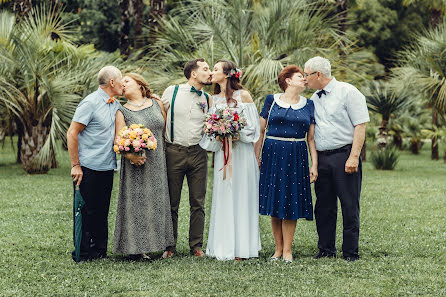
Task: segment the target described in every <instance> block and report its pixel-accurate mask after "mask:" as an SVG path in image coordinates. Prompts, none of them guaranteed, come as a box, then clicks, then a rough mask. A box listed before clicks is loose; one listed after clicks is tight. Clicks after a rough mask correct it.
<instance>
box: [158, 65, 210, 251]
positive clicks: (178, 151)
mask: <svg viewBox="0 0 446 297" xmlns="http://www.w3.org/2000/svg"><path fill="white" fill-rule="evenodd" d="M184 76H185V77H186V78H187V79H188V82H187V83H186V84H182V85H175V86H169V87H168V88H167V89H166V90H165V91H164V93H163V96H162V98H161V100H162V102H163V104H164V109H165V110H166V113H167V121H166V134H165V139H166V159H167V177H168V181H169V194H170V208H171V213H172V223H173V234H174V240H175V245H174V246H170V247H168V248H167V249H166V251H165V252H164V253H163V256H162V257H163V258H170V257H172V256H173V255H174V253H175V252H176V242H177V237H178V208H179V206H180V198H181V189H182V187H183V180H184V176H186V178H187V184H188V187H189V204H190V223H189V247H190V253H191V254H192V255H195V256H198V257H203V256H204V253H203V251H202V250H201V247H202V245H203V230H204V217H205V215H204V202H205V197H206V182H207V163H208V157H207V152H206V151H205V150H204V149H202V148H201V147H200V146H199V145H198V143H199V142H200V140H201V136H202V131H203V122H204V114H205V113H206V112H207V110H208V109H209V95H208V94H207V93H205V92H204V91H202V88H203V87H204V86H205V85H210V84H211V71H210V69H209V65H208V64H207V63H206V62H205V60H204V59H195V60H192V61H189V62H187V63H186V65H185V66H184Z"/></svg>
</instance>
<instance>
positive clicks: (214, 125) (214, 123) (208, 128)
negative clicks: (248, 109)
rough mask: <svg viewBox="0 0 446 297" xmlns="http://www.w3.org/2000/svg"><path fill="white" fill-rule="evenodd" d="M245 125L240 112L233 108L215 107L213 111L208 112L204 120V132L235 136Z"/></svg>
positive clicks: (212, 134) (221, 136) (215, 135)
mask: <svg viewBox="0 0 446 297" xmlns="http://www.w3.org/2000/svg"><path fill="white" fill-rule="evenodd" d="M245 126H246V120H245V118H244V117H243V114H242V113H240V114H239V113H238V111H237V109H235V108H230V107H226V108H217V109H216V110H215V112H214V113H208V114H207V115H206V120H205V122H204V133H205V134H206V135H208V136H212V137H217V136H220V138H226V137H229V136H231V137H235V136H236V135H237V134H238V132H240V130H242V129H243V128H244V127H245Z"/></svg>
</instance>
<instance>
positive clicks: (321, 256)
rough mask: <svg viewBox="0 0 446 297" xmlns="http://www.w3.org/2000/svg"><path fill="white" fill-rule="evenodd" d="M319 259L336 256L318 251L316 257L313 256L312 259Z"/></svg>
mask: <svg viewBox="0 0 446 297" xmlns="http://www.w3.org/2000/svg"><path fill="white" fill-rule="evenodd" d="M320 258H336V254H335V253H329V252H323V251H319V253H318V254H317V255H314V256H313V259H320Z"/></svg>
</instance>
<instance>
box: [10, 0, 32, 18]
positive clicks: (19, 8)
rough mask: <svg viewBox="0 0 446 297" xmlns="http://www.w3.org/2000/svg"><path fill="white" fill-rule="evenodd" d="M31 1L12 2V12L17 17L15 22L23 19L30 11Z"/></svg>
mask: <svg viewBox="0 0 446 297" xmlns="http://www.w3.org/2000/svg"><path fill="white" fill-rule="evenodd" d="M31 8H32V3H31V0H14V6H13V10H14V12H15V14H16V16H17V20H21V19H22V18H24V17H25V16H26V15H27V14H28V13H29V12H30V10H31Z"/></svg>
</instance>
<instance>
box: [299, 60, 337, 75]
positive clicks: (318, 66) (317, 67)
mask: <svg viewBox="0 0 446 297" xmlns="http://www.w3.org/2000/svg"><path fill="white" fill-rule="evenodd" d="M305 68H309V69H311V71H319V72H320V73H322V75H323V76H325V77H331V65H330V61H329V60H328V59H325V58H322V57H319V56H317V57H314V58H311V59H310V60H308V61H307V63H305Z"/></svg>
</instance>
